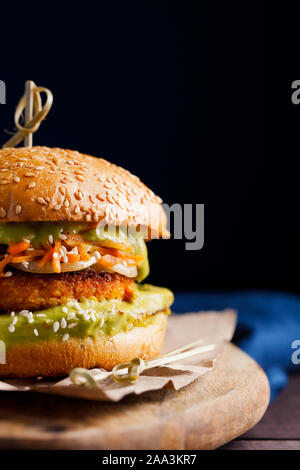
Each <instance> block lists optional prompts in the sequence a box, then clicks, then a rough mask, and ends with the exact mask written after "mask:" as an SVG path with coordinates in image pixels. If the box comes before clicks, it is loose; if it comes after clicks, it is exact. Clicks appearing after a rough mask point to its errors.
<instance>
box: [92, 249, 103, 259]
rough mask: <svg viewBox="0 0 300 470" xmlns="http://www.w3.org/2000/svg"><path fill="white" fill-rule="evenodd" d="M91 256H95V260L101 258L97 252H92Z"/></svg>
mask: <svg viewBox="0 0 300 470" xmlns="http://www.w3.org/2000/svg"><path fill="white" fill-rule="evenodd" d="M93 255H94V256H96V259H100V258H101V254H100V253H99V251H94V253H93Z"/></svg>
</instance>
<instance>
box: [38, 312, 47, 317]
mask: <svg viewBox="0 0 300 470" xmlns="http://www.w3.org/2000/svg"><path fill="white" fill-rule="evenodd" d="M36 317H41V318H45V317H46V315H45V314H44V313H37V314H36Z"/></svg>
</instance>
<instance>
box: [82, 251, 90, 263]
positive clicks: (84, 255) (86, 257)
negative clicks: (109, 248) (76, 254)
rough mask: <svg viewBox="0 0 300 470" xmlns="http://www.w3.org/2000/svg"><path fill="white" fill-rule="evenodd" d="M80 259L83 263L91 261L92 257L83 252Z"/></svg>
mask: <svg viewBox="0 0 300 470" xmlns="http://www.w3.org/2000/svg"><path fill="white" fill-rule="evenodd" d="M80 258H81V259H82V261H89V260H90V259H91V257H90V255H89V254H88V253H86V251H82V252H81V253H80Z"/></svg>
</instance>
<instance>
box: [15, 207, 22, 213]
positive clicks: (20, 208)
mask: <svg viewBox="0 0 300 470" xmlns="http://www.w3.org/2000/svg"><path fill="white" fill-rule="evenodd" d="M21 212H22V206H20V205H18V206H17V207H16V215H19V214H21Z"/></svg>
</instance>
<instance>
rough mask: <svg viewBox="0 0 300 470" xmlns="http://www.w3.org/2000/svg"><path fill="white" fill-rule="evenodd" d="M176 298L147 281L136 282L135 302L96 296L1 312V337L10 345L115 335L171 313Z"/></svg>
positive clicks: (169, 292) (145, 324)
mask: <svg viewBox="0 0 300 470" xmlns="http://www.w3.org/2000/svg"><path fill="white" fill-rule="evenodd" d="M173 300H174V297H173V294H172V292H171V291H170V290H169V289H165V288H162V287H154V286H151V285H150V284H144V285H137V286H136V296H135V299H134V301H133V302H123V301H121V300H103V301H101V302H99V301H97V300H95V299H93V298H92V299H83V300H82V301H80V302H78V301H77V300H70V301H69V302H68V303H67V304H66V305H60V306H57V307H53V308H48V309H45V310H40V311H35V312H33V313H27V312H26V311H22V312H19V313H17V312H16V313H15V315H14V316H11V314H10V313H7V314H0V340H2V341H4V343H5V344H6V347H9V346H10V345H13V344H16V343H22V342H23V341H24V342H29V341H30V342H38V341H43V340H51V339H58V340H61V341H63V340H64V339H68V337H70V338H71V337H77V338H78V337H80V338H85V337H88V336H91V337H95V336H97V335H105V336H113V335H115V334H117V333H119V332H121V331H124V332H126V331H129V330H131V329H132V328H134V327H135V326H140V327H143V326H147V325H149V324H150V323H151V322H153V321H155V318H156V317H157V316H156V315H155V314H156V313H158V312H162V311H163V313H165V314H168V313H170V310H169V307H170V306H171V305H172V303H173ZM16 319H17V320H16ZM66 335H69V336H66Z"/></svg>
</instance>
